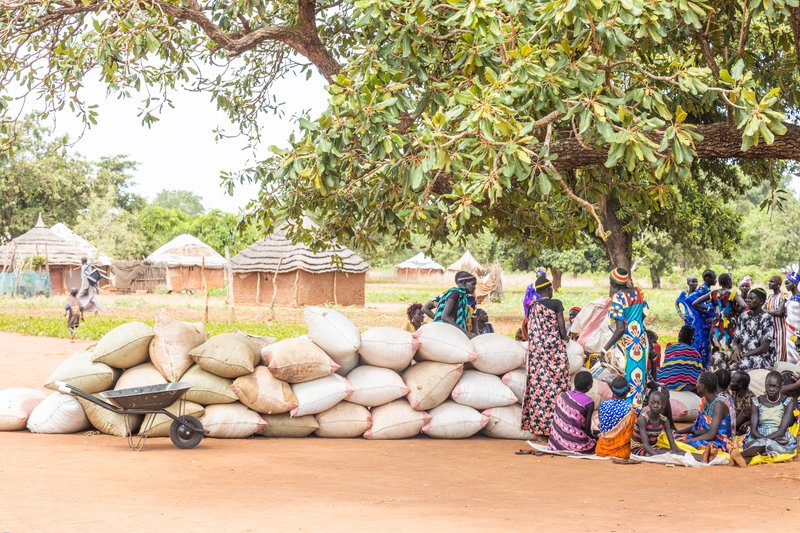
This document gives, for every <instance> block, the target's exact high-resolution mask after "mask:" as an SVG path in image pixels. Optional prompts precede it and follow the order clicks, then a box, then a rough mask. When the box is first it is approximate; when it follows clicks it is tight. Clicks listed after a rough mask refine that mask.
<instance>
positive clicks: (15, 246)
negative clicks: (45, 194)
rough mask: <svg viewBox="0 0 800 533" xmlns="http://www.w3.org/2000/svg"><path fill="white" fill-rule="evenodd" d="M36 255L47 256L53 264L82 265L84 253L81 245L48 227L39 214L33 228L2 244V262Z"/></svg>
mask: <svg viewBox="0 0 800 533" xmlns="http://www.w3.org/2000/svg"><path fill="white" fill-rule="evenodd" d="M36 255H40V256H42V257H47V262H48V263H49V264H51V265H80V264H81V257H83V256H84V253H83V250H81V249H80V247H78V246H75V245H74V244H72V243H70V242H69V241H68V240H66V239H64V238H62V237H59V236H58V235H56V234H55V233H53V232H52V231H51V230H50V229H48V228H47V226H45V225H44V222H43V221H42V216H41V215H39V220H38V221H37V222H36V225H35V226H34V227H33V228H32V229H31V230H29V231H27V232H26V233H23V234H22V235H20V236H19V237H17V238H16V239H12V240H11V242H10V243H8V244H6V245H5V246H0V262H2V264H3V265H12V264H15V263H16V264H19V263H22V262H24V261H26V260H27V259H29V258H31V257H33V256H36Z"/></svg>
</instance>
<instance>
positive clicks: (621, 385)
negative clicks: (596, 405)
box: [594, 376, 637, 459]
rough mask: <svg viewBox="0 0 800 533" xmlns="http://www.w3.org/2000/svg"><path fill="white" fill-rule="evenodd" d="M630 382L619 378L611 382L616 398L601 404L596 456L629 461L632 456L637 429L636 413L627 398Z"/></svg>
mask: <svg viewBox="0 0 800 533" xmlns="http://www.w3.org/2000/svg"><path fill="white" fill-rule="evenodd" d="M629 389H630V385H628V380H627V379H625V378H624V377H622V376H617V377H615V378H614V381H612V382H611V392H612V393H614V397H613V398H612V399H610V400H606V401H604V402H603V403H601V404H600V409H599V410H598V414H599V417H600V434H599V435H598V439H597V447H596V448H595V452H594V453H595V455H597V456H598V457H618V458H620V459H627V458H628V457H630V455H631V437H632V436H633V431H634V429H635V428H636V419H637V417H636V411H634V410H633V408H632V407H631V404H629V403H628V402H627V401H626V399H625V398H627V396H628V390H629Z"/></svg>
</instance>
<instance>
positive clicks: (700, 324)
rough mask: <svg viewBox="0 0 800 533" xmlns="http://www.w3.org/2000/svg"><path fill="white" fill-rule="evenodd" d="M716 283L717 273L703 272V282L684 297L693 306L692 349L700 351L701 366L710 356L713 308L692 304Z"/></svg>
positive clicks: (711, 271) (705, 364)
mask: <svg viewBox="0 0 800 533" xmlns="http://www.w3.org/2000/svg"><path fill="white" fill-rule="evenodd" d="M716 284H717V273H716V272H714V271H713V270H706V271H705V272H703V284H702V285H700V286H699V287H697V290H696V291H694V292H693V293H692V294H690V295H689V296H687V297H686V303H687V305H690V306H692V308H694V321H693V322H692V327H693V328H694V349H695V350H697V351H698V352H700V356H701V357H702V358H703V367H704V368H705V367H706V366H708V360H709V359H710V357H711V343H710V337H711V324H712V323H713V322H714V310H713V309H711V307H710V306H709V305H706V304H701V305H694V304H695V302H696V301H697V300H699V299H700V298H702V297H703V296H705V295H706V294H709V293H710V292H711V287H713V286H714V285H716Z"/></svg>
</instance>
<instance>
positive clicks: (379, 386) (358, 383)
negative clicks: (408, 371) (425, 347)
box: [347, 365, 408, 407]
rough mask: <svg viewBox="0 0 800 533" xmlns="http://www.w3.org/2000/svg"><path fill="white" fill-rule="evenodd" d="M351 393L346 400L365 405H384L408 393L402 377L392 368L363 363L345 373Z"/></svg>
mask: <svg viewBox="0 0 800 533" xmlns="http://www.w3.org/2000/svg"><path fill="white" fill-rule="evenodd" d="M347 382H348V383H349V384H350V388H351V389H352V393H351V394H350V398H348V400H349V401H350V402H352V403H356V404H358V405H363V406H365V407H377V406H379V405H384V404H387V403H389V402H392V401H394V400H397V399H398V398H402V397H404V396H406V395H407V394H408V387H407V386H406V384H405V382H404V381H403V378H401V377H400V375H399V374H398V373H397V372H395V371H394V370H389V369H388V368H380V367H377V366H369V365H363V366H359V367H357V368H355V369H354V370H353V371H352V372H350V373H349V374H348V375H347Z"/></svg>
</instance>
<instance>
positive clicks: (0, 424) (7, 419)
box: [0, 388, 47, 431]
mask: <svg viewBox="0 0 800 533" xmlns="http://www.w3.org/2000/svg"><path fill="white" fill-rule="evenodd" d="M46 396H47V393H46V392H43V391H40V390H38V389H24V388H14V389H5V390H0V431H17V430H20V429H25V425H26V424H27V422H28V417H29V416H30V414H31V412H32V411H33V410H34V409H35V408H36V406H37V405H39V404H40V403H41V402H42V401H43V400H44V399H45V397H46Z"/></svg>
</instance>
